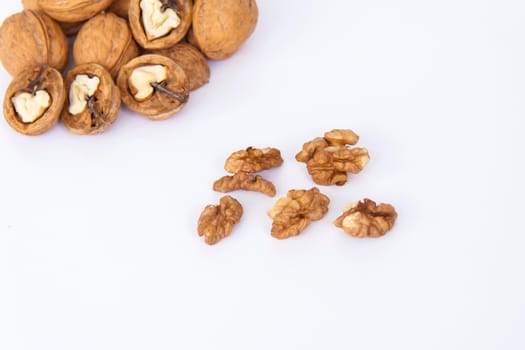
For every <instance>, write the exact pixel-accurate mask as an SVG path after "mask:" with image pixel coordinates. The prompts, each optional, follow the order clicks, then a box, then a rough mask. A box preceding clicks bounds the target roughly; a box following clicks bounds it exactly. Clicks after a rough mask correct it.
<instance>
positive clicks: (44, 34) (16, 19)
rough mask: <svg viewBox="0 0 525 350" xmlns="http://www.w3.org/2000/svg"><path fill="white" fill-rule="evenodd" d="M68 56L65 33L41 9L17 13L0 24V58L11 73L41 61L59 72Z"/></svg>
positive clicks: (40, 63)
mask: <svg viewBox="0 0 525 350" xmlns="http://www.w3.org/2000/svg"><path fill="white" fill-rule="evenodd" d="M67 58H68V46H67V40H66V36H65V35H64V33H63V32H62V29H60V27H59V26H58V24H57V23H56V22H54V21H53V20H52V19H51V18H49V17H48V16H46V15H45V14H43V13H41V12H37V11H32V10H25V11H22V12H19V13H16V14H14V15H11V16H9V17H7V18H6V19H5V20H4V23H3V24H2V27H0V61H1V62H2V64H3V66H4V68H5V70H6V71H7V72H8V73H9V74H11V75H12V76H17V75H19V74H20V73H22V72H23V71H25V70H27V69H32V68H33V67H36V66H41V65H44V64H46V65H49V66H51V67H53V68H56V69H58V70H60V71H62V70H63V69H64V67H65V66H66V63H67Z"/></svg>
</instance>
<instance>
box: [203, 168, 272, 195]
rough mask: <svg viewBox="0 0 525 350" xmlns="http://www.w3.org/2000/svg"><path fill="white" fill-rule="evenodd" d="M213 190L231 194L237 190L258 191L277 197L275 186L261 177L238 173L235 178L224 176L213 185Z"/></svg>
mask: <svg viewBox="0 0 525 350" xmlns="http://www.w3.org/2000/svg"><path fill="white" fill-rule="evenodd" d="M213 190H214V191H218V192H225V193H226V192H231V191H236V190H245V191H256V192H260V193H263V194H266V195H268V196H270V197H273V196H275V186H274V185H273V183H271V182H270V181H268V180H265V179H264V178H263V177H262V176H260V175H253V174H249V173H242V172H241V173H237V174H235V175H233V176H223V177H221V178H220V179H219V180H217V181H215V182H214V184H213Z"/></svg>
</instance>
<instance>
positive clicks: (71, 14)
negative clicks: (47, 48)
mask: <svg viewBox="0 0 525 350" xmlns="http://www.w3.org/2000/svg"><path fill="white" fill-rule="evenodd" d="M110 4H111V0H92V1H86V0H38V5H39V6H40V8H41V9H42V10H43V11H44V12H45V13H47V14H48V15H49V17H52V18H54V19H56V20H57V21H60V22H68V23H71V22H82V21H85V20H87V19H89V18H91V17H93V16H95V15H96V14H97V13H99V12H102V11H103V10H105V9H106V8H107V7H108V6H109V5H110Z"/></svg>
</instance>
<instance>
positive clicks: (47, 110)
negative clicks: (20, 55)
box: [4, 66, 66, 135]
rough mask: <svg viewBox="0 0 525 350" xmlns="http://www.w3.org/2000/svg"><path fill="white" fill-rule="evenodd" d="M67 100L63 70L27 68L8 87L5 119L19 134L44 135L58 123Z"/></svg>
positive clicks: (42, 67) (40, 67)
mask: <svg viewBox="0 0 525 350" xmlns="http://www.w3.org/2000/svg"><path fill="white" fill-rule="evenodd" d="M65 99H66V92H65V89H64V81H63V79H62V74H60V72H59V71H57V70H56V69H54V68H52V67H48V66H38V67H35V68H33V69H27V70H25V71H24V72H22V73H21V74H20V75H18V76H16V77H15V78H14V79H13V81H12V82H11V84H9V87H8V88H7V91H6V94H5V98H4V116H5V119H6V120H7V122H8V124H9V125H10V126H11V127H12V128H13V129H15V130H16V131H18V132H19V133H21V134H25V135H40V134H42V133H44V132H46V131H47V130H49V129H50V128H51V127H53V126H54V125H55V124H56V123H57V122H58V119H59V118H60V112H61V111H62V108H63V106H64V102H65Z"/></svg>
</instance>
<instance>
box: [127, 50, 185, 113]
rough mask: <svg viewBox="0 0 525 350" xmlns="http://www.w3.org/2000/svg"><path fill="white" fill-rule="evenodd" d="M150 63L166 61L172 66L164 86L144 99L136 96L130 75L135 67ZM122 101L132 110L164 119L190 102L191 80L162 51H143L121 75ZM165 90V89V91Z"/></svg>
mask: <svg viewBox="0 0 525 350" xmlns="http://www.w3.org/2000/svg"><path fill="white" fill-rule="evenodd" d="M146 65H162V66H164V67H166V68H167V69H168V78H167V79H166V81H164V82H163V86H162V87H159V88H155V89H154V92H153V95H152V96H151V97H149V98H148V99H146V100H144V101H138V100H136V99H135V97H134V96H133V94H132V92H131V89H130V86H129V78H130V76H131V73H132V72H133V70H134V69H135V68H138V67H141V66H146ZM117 85H118V87H119V89H120V94H121V96H122V102H123V103H124V104H125V105H126V106H127V107H128V108H129V109H131V110H132V111H135V112H137V113H140V114H142V115H144V116H146V117H148V118H149V119H151V120H164V119H167V118H169V117H172V116H173V115H174V114H176V113H177V112H179V111H180V110H181V109H182V108H184V106H185V105H186V103H187V101H188V97H189V81H188V78H187V76H186V73H185V72H184V69H182V67H181V66H179V65H178V64H177V63H175V62H173V60H171V59H169V58H167V57H165V56H161V55H143V56H139V57H137V58H134V59H132V60H131V61H129V62H128V63H127V64H125V65H124V66H122V69H121V70H120V73H119V75H118V78H117ZM161 90H164V91H161Z"/></svg>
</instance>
